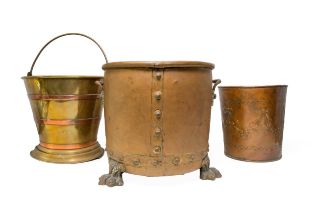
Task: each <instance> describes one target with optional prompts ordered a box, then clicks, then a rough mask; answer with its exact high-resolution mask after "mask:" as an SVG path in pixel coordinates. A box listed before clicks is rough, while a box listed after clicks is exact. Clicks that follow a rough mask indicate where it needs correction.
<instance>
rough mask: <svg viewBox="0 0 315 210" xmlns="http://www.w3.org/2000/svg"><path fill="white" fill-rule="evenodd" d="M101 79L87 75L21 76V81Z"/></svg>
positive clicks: (100, 77) (101, 77)
mask: <svg viewBox="0 0 315 210" xmlns="http://www.w3.org/2000/svg"><path fill="white" fill-rule="evenodd" d="M36 78H38V79H103V78H104V76H88V75H37V76H23V77H21V79H36Z"/></svg>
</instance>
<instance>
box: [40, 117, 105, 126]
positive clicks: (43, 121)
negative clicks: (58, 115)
mask: <svg viewBox="0 0 315 210" xmlns="http://www.w3.org/2000/svg"><path fill="white" fill-rule="evenodd" d="M99 120H100V118H98V117H95V118H86V119H73V120H52V119H40V120H39V121H40V124H42V125H81V124H89V123H98V122H99Z"/></svg>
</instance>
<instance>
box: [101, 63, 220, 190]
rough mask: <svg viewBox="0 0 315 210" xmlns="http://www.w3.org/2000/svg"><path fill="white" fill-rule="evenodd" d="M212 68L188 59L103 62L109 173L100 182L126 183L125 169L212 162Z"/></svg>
mask: <svg viewBox="0 0 315 210" xmlns="http://www.w3.org/2000/svg"><path fill="white" fill-rule="evenodd" d="M213 68H214V65H213V64H210V63H204V62H188V61H186V62H184V61H182V62H114V63H108V64H105V65H104V66H103V69H104V70H105V76H104V107H105V112H104V114H105V130H106V151H107V155H108V158H109V164H110V173H109V174H108V175H104V176H102V177H101V178H100V184H106V185H109V186H116V185H122V184H123V182H122V179H121V174H122V173H123V172H127V173H131V174H137V175H143V176H168V175H178V174H184V173H187V172H191V171H194V170H197V169H200V168H202V167H203V165H204V166H205V167H208V166H209V164H208V163H209V159H208V147H209V145H208V137H209V126H210V114H211V105H212V100H213V96H214V93H213V91H214V89H213V87H212V82H213V81H212V69H213ZM215 82H216V84H215V86H216V85H217V84H218V83H219V81H218V80H216V81H215ZM208 169H209V168H207V169H205V170H206V171H208ZM212 175H213V176H212V177H211V179H215V178H217V177H219V176H220V175H219V173H218V171H216V174H214V173H213V174H212ZM209 177H210V176H209ZM204 179H207V178H206V177H205V176H204ZM209 179H210V178H209Z"/></svg>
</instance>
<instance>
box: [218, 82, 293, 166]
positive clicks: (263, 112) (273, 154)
mask: <svg viewBox="0 0 315 210" xmlns="http://www.w3.org/2000/svg"><path fill="white" fill-rule="evenodd" d="M219 93H220V102H221V113H222V127H223V136H224V148H225V155H226V156H228V157H231V158H234V159H238V160H244V161H255V162H267V161H274V160H279V159H280V158H281V157H282V137H283V126H284V114H285V102H286V93H287V86H286V85H274V86H254V87H238V86H235V87H233V86H230V87H219Z"/></svg>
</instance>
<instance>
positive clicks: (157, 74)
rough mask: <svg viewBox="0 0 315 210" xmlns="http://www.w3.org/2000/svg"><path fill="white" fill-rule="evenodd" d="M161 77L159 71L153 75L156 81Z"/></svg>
mask: <svg viewBox="0 0 315 210" xmlns="http://www.w3.org/2000/svg"><path fill="white" fill-rule="evenodd" d="M161 77H162V74H161V72H160V71H157V72H156V73H155V78H156V79H157V80H160V79H161Z"/></svg>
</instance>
